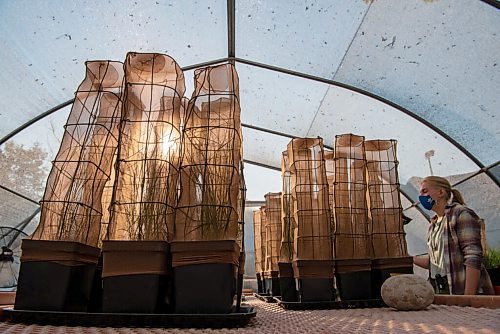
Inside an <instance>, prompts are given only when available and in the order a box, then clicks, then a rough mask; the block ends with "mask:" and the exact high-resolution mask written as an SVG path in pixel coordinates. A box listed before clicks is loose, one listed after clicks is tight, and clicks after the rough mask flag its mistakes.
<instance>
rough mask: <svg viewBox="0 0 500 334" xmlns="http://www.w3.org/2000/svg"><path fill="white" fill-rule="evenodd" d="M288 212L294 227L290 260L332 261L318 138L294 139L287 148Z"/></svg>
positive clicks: (323, 165)
mask: <svg viewBox="0 0 500 334" xmlns="http://www.w3.org/2000/svg"><path fill="white" fill-rule="evenodd" d="M288 156H289V159H290V173H291V177H292V201H293V203H292V208H293V216H294V219H295V222H296V224H297V226H296V228H295V232H294V260H332V258H333V254H332V253H333V247H332V243H331V224H330V219H331V217H330V209H329V204H328V183H327V179H326V170H325V163H324V153H323V140H322V139H321V138H296V139H292V140H291V141H290V143H289V144H288Z"/></svg>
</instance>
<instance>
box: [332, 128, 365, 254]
mask: <svg viewBox="0 0 500 334" xmlns="http://www.w3.org/2000/svg"><path fill="white" fill-rule="evenodd" d="M364 140H365V137H364V136H358V135H354V134H342V135H337V136H335V140H334V151H333V152H325V160H326V166H327V168H326V169H327V178H328V183H329V194H330V207H331V209H332V218H333V224H334V232H333V234H334V252H335V258H336V259H369V258H370V255H371V252H370V251H371V245H370V244H369V242H370V235H369V220H368V206H367V200H366V192H367V184H366V159H365V146H364Z"/></svg>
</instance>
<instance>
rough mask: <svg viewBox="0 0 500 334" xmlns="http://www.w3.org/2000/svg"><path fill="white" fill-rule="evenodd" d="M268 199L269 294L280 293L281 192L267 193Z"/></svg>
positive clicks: (266, 225) (266, 226)
mask: <svg viewBox="0 0 500 334" xmlns="http://www.w3.org/2000/svg"><path fill="white" fill-rule="evenodd" d="M264 197H265V200H266V224H265V229H266V260H265V263H266V267H265V277H266V287H267V291H268V293H269V294H271V295H273V296H279V295H280V289H279V281H278V276H279V275H278V274H279V267H278V261H279V256H280V254H279V252H280V246H281V193H267V194H266V195H265V196H264Z"/></svg>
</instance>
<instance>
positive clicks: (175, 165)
mask: <svg viewBox="0 0 500 334" xmlns="http://www.w3.org/2000/svg"><path fill="white" fill-rule="evenodd" d="M184 91H185V84H184V74H183V72H182V70H181V68H180V67H179V65H178V64H177V63H176V62H175V60H173V59H172V58H171V57H169V56H166V55H161V54H147V53H146V54H139V53H129V54H128V55H127V59H126V62H125V101H124V108H123V116H122V122H121V126H120V143H119V147H118V152H117V168H116V181H115V185H114V196H113V199H112V203H111V207H110V215H111V221H110V226H109V228H108V232H109V235H108V239H110V240H165V241H169V240H172V235H173V223H174V210H175V206H176V189H177V181H178V173H179V167H180V155H179V148H180V140H181V134H180V119H181V115H180V113H181V99H182V96H183V95H184Z"/></svg>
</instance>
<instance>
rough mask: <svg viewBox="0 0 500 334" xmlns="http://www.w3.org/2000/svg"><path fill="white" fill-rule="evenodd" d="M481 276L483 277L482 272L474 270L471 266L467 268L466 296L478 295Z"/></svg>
mask: <svg viewBox="0 0 500 334" xmlns="http://www.w3.org/2000/svg"><path fill="white" fill-rule="evenodd" d="M480 276H481V270H479V269H476V268H473V267H471V266H466V267H465V290H464V295H475V294H476V293H477V287H478V285H479V277H480Z"/></svg>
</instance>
